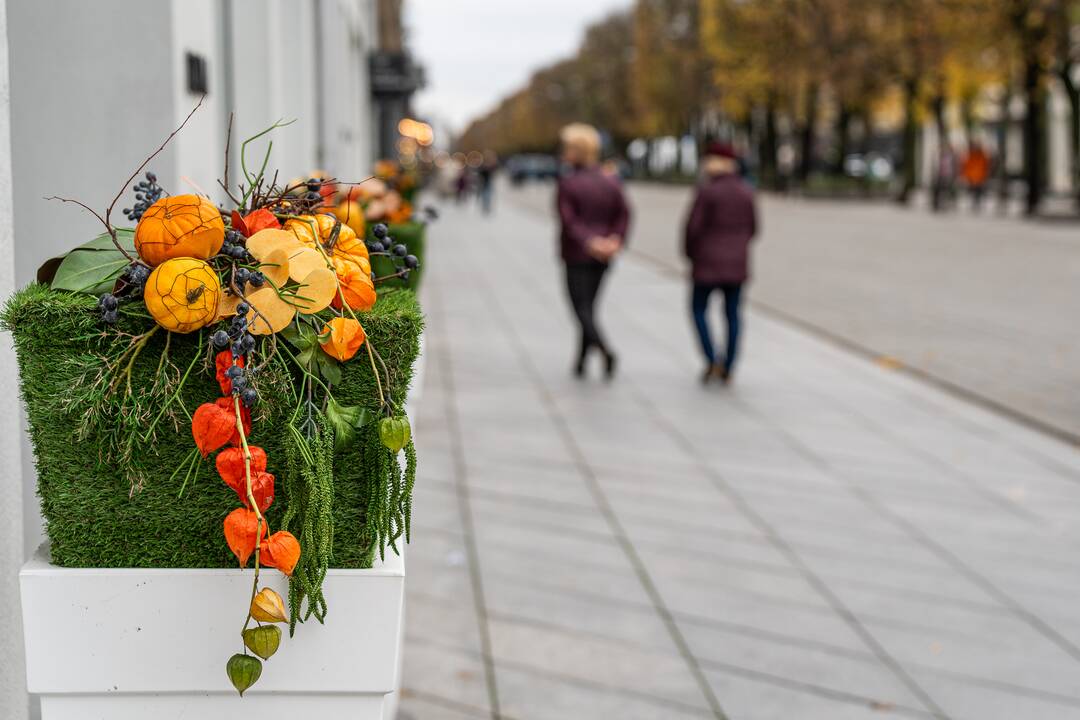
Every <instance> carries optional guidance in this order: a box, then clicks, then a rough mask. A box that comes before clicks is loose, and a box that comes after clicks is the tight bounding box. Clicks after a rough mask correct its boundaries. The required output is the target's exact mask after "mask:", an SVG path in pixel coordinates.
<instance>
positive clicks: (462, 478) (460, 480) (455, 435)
mask: <svg viewBox="0 0 1080 720" xmlns="http://www.w3.org/2000/svg"><path fill="white" fill-rule="evenodd" d="M435 287H437V288H438V289H440V290H441V288H439V286H438V285H435ZM435 306H436V307H438V308H440V310H441V314H442V315H443V321H444V327H445V314H446V313H445V309H444V305H443V304H442V303H441V302H438V301H436V303H435ZM436 358H437V359H438V360H439V363H438V364H439V368H440V371H441V372H442V374H443V382H444V384H445V388H446V393H445V397H444V399H443V407H444V411H445V414H446V424H447V428H448V430H449V434H450V437H451V439H452V440H453V442H452V443H451V458H452V465H453V470H454V480H455V485H456V486H457V489H458V508H459V512H460V514H461V523H462V528H463V530H464V531H465V547H466V552H467V553H468V557H469V579H470V584H471V586H472V591H473V605H474V609H475V611H476V619H477V626H478V629H479V635H480V645H481V650H482V652H481V655H482V658H483V667H484V681H485V683H484V684H485V686H486V689H487V695H488V702H489V703H490V705H491V708H490V709H491V718H492V720H503V716H502V712H501V710H500V706H499V690H498V685H497V684H496V682H497V681H496V676H495V665H494V663H493V661H492V659H491V658H492V655H491V634H490V632H489V629H488V625H487V617H486V615H487V607H486V604H485V601H484V584H483V578H482V577H481V568H480V555H479V551H478V548H477V544H476V533H475V527H474V525H473V517H472V508H471V507H470V504H469V487H468V482H467V480H466V478H467V473H468V466H467V465H466V461H465V456H464V453H465V447H464V438H463V435H462V431H461V426H460V424H459V422H458V416H457V406H456V400H457V397H456V392H455V389H454V376H453V357H452V350H451V347H450V344H449V343H447V346H446V347H445V348H444V349H443V350H442V351H441V352H439V353H438V354H437V355H436Z"/></svg>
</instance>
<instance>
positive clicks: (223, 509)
mask: <svg viewBox="0 0 1080 720" xmlns="http://www.w3.org/2000/svg"><path fill="white" fill-rule="evenodd" d="M130 307H131V306H125V307H124V308H123V309H122V310H121V318H120V322H119V323H118V324H117V330H120V331H124V332H129V333H141V332H144V331H146V330H148V329H149V328H150V327H152V324H151V321H150V320H148V319H146V318H145V317H143V316H140V315H139V314H137V313H136V312H133V311H131V310H129V309H128V308H130ZM361 322H362V323H363V325H364V328H365V330H366V331H367V334H368V337H369V338H370V340H371V341H372V342H373V343H374V346H375V347H376V348H378V350H379V352H380V354H381V355H382V357H383V359H384V360H385V361H386V365H387V368H388V371H389V374H390V393H391V394H392V397H394V398H395V399H397V400H400V401H403V400H404V398H405V395H406V392H407V390H408V386H409V382H410V381H411V379H412V372H413V370H412V366H413V361H414V360H415V359H416V356H417V354H418V352H419V339H420V333H421V331H422V327H423V320H422V318H421V314H420V309H419V306H418V305H417V303H416V298H415V295H414V294H413V293H412V292H410V291H407V290H394V291H390V292H385V291H384V292H383V293H381V294H380V298H379V302H378V303H377V304H376V306H375V308H374V309H373V310H372V311H371V312H369V313H365V314H364V315H363V316H361ZM0 323H2V325H3V327H4V329H7V330H9V331H11V333H12V335H13V336H14V340H15V348H16V352H17V354H18V360H19V372H20V382H21V388H22V396H23V400H24V401H25V403H26V408H27V413H28V415H29V420H30V437H31V441H32V444H33V448H34V455H35V458H36V463H37V470H38V495H39V497H40V499H41V509H42V514H43V515H44V517H45V523H46V531H47V533H48V536H49V539H50V540H51V549H52V561H53V563H55V564H56V565H60V566H63V567H235V566H236V558H235V557H234V556H233V555H232V553H231V552H230V551H229V549H228V546H227V545H226V543H225V539H224V536H223V532H222V522H223V520H224V518H225V516H226V515H227V514H228V513H229V512H231V511H232V510H234V509H235V508H236V507H238V506H239V501H238V500H237V497H236V494H235V493H234V492H233V491H232V490H231V489H230V488H229V487H228V486H226V485H225V484H224V483H223V482H222V481H221V479H220V478H219V477H218V475H217V472H216V470H215V469H214V465H213V459H214V455H213V454H212V455H211V456H210V458H208V459H206V460H200V472H199V475H198V478H197V480H196V481H195V482H194V483H190V482H189V483H188V486H187V487H186V488H185V489H184V493H183V496H182V497H178V494H179V492H180V486H181V484H182V481H183V478H182V475H183V473H179V474H178V475H177V476H176V477H174V478H172V479H171V480H170V476H171V475H173V471H174V470H175V469H176V468H177V467H178V466H179V465H180V463H181V462H182V461H183V460H184V458H185V457H187V456H188V453H189V452H190V451H191V449H192V448H193V447H194V441H193V439H192V437H191V429H190V425H189V424H188V423H187V422H186V418H181V422H180V423H178V424H176V425H175V426H174V424H173V423H168V424H165V423H163V424H162V425H161V426H159V427H158V430H157V439H156V442H153V443H152V444H148V445H146V446H143V447H138V448H136V451H135V453H134V454H133V455H132V458H131V460H130V462H129V463H119V464H118V463H116V462H115V461H113V460H111V459H110V458H109V457H107V452H106V448H107V447H108V444H107V441H106V439H105V438H104V437H101V436H99V435H94V434H91V435H90V436H89V437H88V438H87V439H85V440H82V441H81V442H80V441H77V440H76V438H75V425H76V423H77V420H78V418H79V416H80V415H81V410H83V409H84V408H80V407H72V406H71V400H70V398H71V397H72V393H71V391H72V389H73V388H75V387H76V384H77V383H81V382H85V377H84V376H85V373H86V370H87V368H91V369H93V368H94V367H95V366H97V365H99V364H100V361H99V360H98V359H97V355H98V353H99V352H100V351H101V350H102V349H103V348H104V347H106V343H108V342H114V341H115V340H112V339H109V340H103V339H102V336H101V333H102V326H101V325H100V324H99V323H98V310H97V302H96V299H95V298H93V297H91V296H89V295H83V294H76V293H68V292H58V291H52V290H50V289H48V288H47V287H46V286H44V285H38V284H34V285H30V286H29V287H27V288H25V289H23V290H21V291H19V292H17V293H15V294H14V295H13V296H12V297H11V298H10V299H9V300H8V302H7V304H6V306H5V308H4V310H3V313H2V315H0ZM111 332H112V331H110V333H111ZM164 336H165V333H164V332H157V333H156V334H155V336H154V337H153V338H151V340H150V342H149V343H148V344H147V346H146V347H145V349H144V350H143V352H142V353H141V355H140V356H139V357H138V358H137V360H136V362H135V364H134V367H133V372H132V380H133V385H134V386H135V387H139V383H147V382H149V380H150V378H151V377H153V375H154V372H155V369H156V367H157V363H158V361H159V359H160V356H161V353H162V351H163V349H164V347H165V337H164ZM112 337H115V333H113V334H112ZM202 337H203V342H200V341H199V333H193V334H191V335H186V336H185V335H173V336H172V340H171V345H170V355H169V356H170V358H172V360H173V362H174V363H175V364H176V365H177V366H178V367H179V368H180V369H185V368H186V367H187V366H188V363H189V362H191V360H192V358H194V357H195V355H196V354H205V355H206V356H207V357H208V358H209V364H208V365H207V364H205V363H204V361H203V360H199V361H197V362H196V365H195V366H194V370H193V371H192V373H191V376H190V378H189V380H188V381H187V383H186V384H185V385H184V387H183V389H182V391H181V394H180V398H179V399H180V401H181V402H182V403H183V406H184V407H185V408H186V409H187V411H188V412H189V413H190V412H194V410H195V408H197V407H198V406H199V405H201V404H202V403H204V402H213V400H214V399H215V398H217V397H219V396H220V395H221V390H220V388H219V387H218V385H217V382H216V380H215V379H214V370H213V357H212V355H211V354H209V353H207V350H206V348H207V344H206V342H205V338H207V337H208V333H207V332H205V331H204V333H203V335H202ZM278 342H284V341H283V340H281V339H280V338H279V340H278ZM288 362H289V364H290V365H291V361H288ZM343 369H344V375H343V381H342V383H341V384H340V385H339V386H336V387H335V388H334V395H335V397H336V399H337V400H338V402H339V403H341V404H342V405H363V406H365V407H368V408H369V409H370V410H371V411H372V412H375V411H376V410H377V407H378V395H377V392H376V388H375V382H374V379H373V377H372V373H371V367H370V366H369V365H368V363H367V362H366V353H363V352H361V353H360V354H358V355H357V356H356V358H355V359H354V360H352V361H350V362H348V363H345V364H344V365H343ZM286 374H287V373H286V372H285V371H284V370H282V369H280V368H279V369H276V370H275V369H274V366H271V367H270V368H268V370H267V371H266V375H263V376H261V378H260V380H258V381H257V384H256V386H257V387H259V388H260V395H261V399H260V403H259V406H258V407H257V411H256V417H255V421H254V423H253V428H252V433H251V437H250V441H251V442H252V443H253V444H256V445H259V446H261V447H263V448H264V449H265V450H266V451H267V453H268V455H269V467H268V470H269V471H270V472H272V473H276V474H279V473H282V472H284V453H283V450H282V439H283V437H284V433H285V432H286V422H287V420H288V418H289V416H290V415H291V413H292V409H293V408H292V402H291V401H290V400H289V399H287V398H285V397H282V396H281V394H280V393H273V392H269V391H268V388H272V387H273V386H274V383H275V381H276V382H282V381H287V382H290V383H292V382H293V381H292V380H291V379H290V378H288V377H285V375H286ZM148 422H149V421H148ZM374 432H375V428H374V426H373V425H369V426H368V427H366V428H365V429H364V430H363V431H362V432H361V435H362V439H361V440H360V441H358V442H357V443H356V444H354V445H353V446H352V447H350V448H349V449H347V450H345V451H343V452H342V453H339V454H337V455H336V456H335V458H334V528H335V532H334V557H333V561H332V566H333V567H342V568H363V567H370V566H371V564H372V561H373V558H374V552H375V550H376V548H375V546H374V542H373V539H372V535H371V533H369V532H368V530H367V527H366V517H365V514H366V513H365V508H366V507H367V499H368V496H369V494H370V488H368V487H367V481H366V480H365V479H364V473H363V468H364V467H365V463H366V458H365V450H364V448H365V447H372V446H377V441H375V442H372V439H373V436H372V433H374ZM365 438H366V440H365ZM132 474H134V475H135V476H138V477H139V479H140V483H141V487H138V488H136V489H134V491H133V490H132V484H131V482H130V480H129V478H130V477H131V475H132ZM276 486H277V492H278V494H277V497H276V499H275V501H274V504H273V506H272V507H271V508H270V510H269V511H268V513H267V517H268V521H269V523H270V527H271V528H272V529H278V528H279V527H280V525H279V523H280V518H281V516H282V515H283V513H284V510H285V508H286V507H287V505H288V502H289V499H288V497H286V495H285V492H284V483H283V482H282V481H281V479H280V477H279V479H278V482H277V483H276Z"/></svg>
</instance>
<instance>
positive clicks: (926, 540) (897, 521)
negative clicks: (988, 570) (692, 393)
mask: <svg viewBox="0 0 1080 720" xmlns="http://www.w3.org/2000/svg"><path fill="white" fill-rule="evenodd" d="M734 402H735V403H737V404H738V405H739V406H740V407H741V408H742V410H743V412H744V413H747V414H750V415H752V416H755V417H757V418H758V420H759V421H760V422H761V423H762V424H763V425H765V426H766V427H769V428H771V429H772V430H773V431H774V432H776V433H778V434H779V435H781V436H782V437H784V438H785V439H786V440H787V442H788V444H789V445H791V447H793V448H795V449H797V450H799V451H800V453H801V454H803V455H804V457H806V459H807V460H809V461H810V462H813V463H815V464H818V465H819V466H820V467H822V469H824V470H826V471H828V472H831V473H832V474H833V475H834V476H836V477H837V479H838V480H839V481H840V482H841V483H843V484H844V485H845V486H846V487H847V488H848V490H849V491H850V492H851V493H852V494H853V495H854V496H856V497H858V498H860V499H861V500H863V502H864V503H865V504H866V506H867V507H868V508H870V509H872V510H874V511H875V512H877V513H878V515H880V516H881V517H883V518H886V519H888V520H889V521H890V522H892V523H893V524H894V525H896V526H898V527H900V528H902V529H903V530H904V531H905V532H906V533H907V534H908V535H909V536H910V537H911V538H912V539H914V540H916V541H917V542H919V543H920V544H922V545H923V546H924V547H926V548H927V549H929V550H930V551H931V552H933V553H934V554H935V555H937V556H938V557H939V558H941V559H942V560H943V561H945V562H946V563H948V564H949V565H950V566H951V567H953V568H954V569H956V570H957V572H959V573H960V574H961V575H963V576H964V577H966V578H967V579H968V580H969V581H970V582H972V583H973V584H975V585H977V586H978V587H980V588H981V589H982V590H983V592H985V593H986V594H987V595H988V596H989V597H990V598H993V599H994V600H996V601H997V602H999V603H1001V604H1002V605H1003V606H1004V607H1006V608H1008V609H1009V610H1011V611H1012V612H1013V614H1014V615H1016V616H1017V617H1019V618H1021V619H1022V620H1024V621H1025V622H1026V623H1027V624H1028V625H1029V626H1030V627H1031V628H1033V629H1034V630H1035V631H1036V632H1038V633H1039V634H1040V635H1042V636H1043V637H1044V638H1046V639H1047V640H1049V641H1050V642H1052V643H1053V644H1054V645H1056V646H1057V647H1058V648H1060V649H1061V650H1063V651H1064V652H1065V653H1066V654H1068V655H1069V656H1071V657H1072V658H1073V659H1074V660H1077V661H1080V647H1077V646H1076V645H1075V644H1073V643H1072V642H1071V641H1070V640H1068V639H1067V638H1066V637H1065V636H1063V635H1061V634H1060V633H1059V632H1058V631H1057V630H1055V629H1054V628H1053V626H1051V625H1050V624H1049V623H1047V622H1046V621H1045V620H1043V619H1042V618H1041V617H1040V616H1039V615H1037V614H1036V613H1034V612H1032V611H1031V610H1028V609H1027V608H1026V607H1024V606H1023V605H1022V604H1020V603H1019V602H1018V601H1017V600H1015V599H1014V598H1013V597H1012V596H1011V595H1009V594H1008V593H1006V592H1005V591H1004V590H1002V589H1001V588H999V587H998V586H997V585H996V584H995V583H994V582H993V581H991V580H990V579H989V578H988V577H986V576H985V575H983V574H982V573H981V572H979V571H978V570H976V569H975V568H973V567H971V566H970V565H968V564H967V563H966V562H964V561H963V560H962V559H961V558H960V557H959V556H958V555H957V554H956V553H954V552H953V551H952V550H950V549H948V548H947V547H945V546H944V545H943V544H941V543H939V542H938V541H937V540H935V539H934V538H932V537H931V536H930V535H929V534H927V533H926V532H925V531H923V530H922V529H921V528H919V527H918V526H916V525H915V524H914V523H912V522H911V521H910V520H908V519H907V518H905V517H903V516H902V515H900V514H899V513H897V512H896V511H894V510H893V509H892V508H890V507H888V506H887V505H885V504H884V503H882V502H881V501H880V500H879V499H878V498H876V497H875V496H874V495H873V494H872V493H870V492H867V491H866V490H865V489H864V488H863V487H861V486H860V485H859V484H858V483H856V482H853V481H852V480H851V479H850V478H848V477H846V473H845V472H844V471H842V470H838V469H836V468H834V467H833V466H832V465H831V464H830V463H829V461H828V460H826V459H825V458H823V457H821V456H820V455H818V454H817V453H815V452H814V451H813V449H812V448H810V447H808V446H807V445H806V444H805V443H803V442H802V441H801V440H800V439H798V438H797V437H796V436H794V435H793V434H792V433H791V432H790V431H788V430H787V428H784V427H782V426H780V425H779V424H778V423H775V422H773V421H772V420H770V419H768V418H766V417H764V416H762V415H761V414H760V413H758V412H757V411H755V410H753V409H752V408H750V407H749V406H748V405H747V404H746V403H744V402H742V401H741V400H739V399H738V398H735V399H734Z"/></svg>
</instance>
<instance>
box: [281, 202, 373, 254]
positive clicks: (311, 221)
mask: <svg viewBox="0 0 1080 720" xmlns="http://www.w3.org/2000/svg"><path fill="white" fill-rule="evenodd" d="M337 223H338V221H337V218H335V217H334V216H333V215H322V214H320V215H301V216H300V217H298V218H292V219H290V220H288V221H286V223H285V229H286V230H290V231H291V232H292V233H293V234H294V235H296V237H297V239H298V240H300V242H302V243H304V244H305V245H307V246H308V247H315V243H316V242H318V243H319V245H320V246H321V247H322V249H323V251H324V252H326V254H328V255H330V256H331V257H333V258H341V259H342V260H349V261H352V262H357V260H358V259H359V258H364V259H367V257H368V250H367V245H365V244H364V241H363V239H361V238H360V237H358V236H357V234H356V231H354V230H353V229H352V228H351V227H349V226H348V225H345V224H344V223H342V225H341V229H340V230H338V236H337V240H336V241H335V242H334V245H333V247H330V246H329V243H330V235H331V233H333V231H334V226H335V225H337ZM316 230H317V231H318V237H317V238H316V235H315V231H316Z"/></svg>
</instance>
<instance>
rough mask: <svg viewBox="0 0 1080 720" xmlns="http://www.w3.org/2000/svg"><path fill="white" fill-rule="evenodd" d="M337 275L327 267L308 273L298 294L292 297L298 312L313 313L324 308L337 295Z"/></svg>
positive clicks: (297, 290) (297, 291)
mask: <svg viewBox="0 0 1080 720" xmlns="http://www.w3.org/2000/svg"><path fill="white" fill-rule="evenodd" d="M337 288H338V285H337V276H336V275H335V274H334V271H333V270H331V269H330V268H327V267H317V268H315V269H314V270H312V271H311V272H309V273H308V274H307V277H305V278H304V280H303V282H301V283H300V287H298V288H297V289H296V295H294V296H293V297H291V298H290V300H291V301H292V304H293V307H295V308H296V310H297V311H298V312H302V313H304V314H306V315H313V314H315V313H317V312H319V311H320V310H324V309H325V308H326V307H327V306H329V305H330V301H331V300H333V299H334V296H335V295H337Z"/></svg>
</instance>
